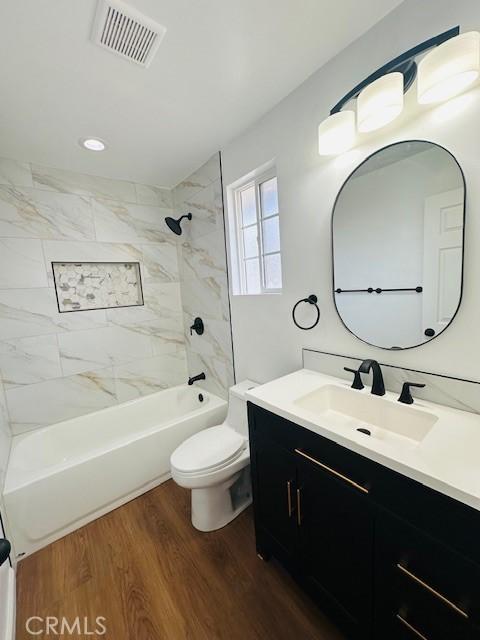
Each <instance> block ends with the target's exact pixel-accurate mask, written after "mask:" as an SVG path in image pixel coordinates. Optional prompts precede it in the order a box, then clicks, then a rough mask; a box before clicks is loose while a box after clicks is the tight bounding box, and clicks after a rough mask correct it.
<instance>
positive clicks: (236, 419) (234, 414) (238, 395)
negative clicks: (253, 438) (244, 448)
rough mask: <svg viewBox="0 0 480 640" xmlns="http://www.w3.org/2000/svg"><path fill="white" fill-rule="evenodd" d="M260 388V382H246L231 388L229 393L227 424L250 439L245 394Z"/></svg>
mask: <svg viewBox="0 0 480 640" xmlns="http://www.w3.org/2000/svg"><path fill="white" fill-rule="evenodd" d="M258 386H259V384H258V382H252V380H244V381H243V382H239V383H238V384H236V385H234V386H233V387H230V390H229V392H228V414H227V419H226V420H225V423H226V424H227V425H228V426H229V427H231V428H232V429H235V431H238V433H241V434H242V436H245V437H246V438H248V417H247V399H246V397H245V392H246V391H248V390H249V389H253V388H254V387H258Z"/></svg>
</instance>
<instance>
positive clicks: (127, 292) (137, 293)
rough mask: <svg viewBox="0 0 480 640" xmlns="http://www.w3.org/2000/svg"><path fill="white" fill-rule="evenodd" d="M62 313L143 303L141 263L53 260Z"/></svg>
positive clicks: (59, 305) (132, 305)
mask: <svg viewBox="0 0 480 640" xmlns="http://www.w3.org/2000/svg"><path fill="white" fill-rule="evenodd" d="M52 270H53V277H54V281H55V290H56V293H57V302H58V310H59V312H60V313H67V312H72V311H86V310H91V309H112V308H115V307H134V306H142V305H143V291H142V279H141V274H140V263H138V262H52Z"/></svg>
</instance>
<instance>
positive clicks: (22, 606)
mask: <svg viewBox="0 0 480 640" xmlns="http://www.w3.org/2000/svg"><path fill="white" fill-rule="evenodd" d="M189 502H190V495H189V492H188V491H185V490H183V489H181V488H180V487H178V486H177V485H175V484H174V483H173V482H172V481H169V482H166V483H165V484H163V485H161V486H160V487H158V488H156V489H154V490H153V491H150V492H149V493H147V494H145V495H143V496H141V497H140V498H137V499H136V500H133V501H132V502H130V503H128V504H126V505H124V506H123V507H121V508H119V509H117V510H116V511H113V512H111V513H109V514H107V515H106V516H104V517H102V518H100V519H99V520H96V521H95V522H92V523H91V524H89V525H87V526H85V527H83V528H82V529H79V530H78V531H76V532H74V533H72V534H70V535H69V536H67V537H65V538H63V539H62V540H59V541H58V542H55V543H54V544H52V545H50V546H49V547H47V548H45V549H42V550H41V551H39V552H37V553H36V554H34V555H32V556H30V557H28V558H25V560H23V561H22V562H21V563H20V564H19V567H18V576H17V580H18V585H17V640H27V639H28V640H32V638H33V637H35V638H39V639H40V640H42V639H44V638H45V639H46V638H49V640H51V639H52V637H53V635H52V634H50V635H47V634H46V633H43V635H42V634H39V635H35V636H32V635H30V634H29V633H27V631H26V628H25V623H26V620H27V619H28V618H29V617H30V616H40V617H42V618H45V617H46V616H56V617H58V618H61V617H62V616H65V617H66V618H67V619H68V620H69V621H70V623H72V622H73V620H74V618H75V617H76V616H80V618H81V620H82V624H83V619H84V618H85V617H87V618H88V619H89V621H90V626H89V627H88V628H87V629H88V630H92V629H93V628H94V621H95V618H96V617H97V616H103V617H105V618H106V623H105V624H106V627H107V632H106V633H105V634H104V635H102V636H95V635H91V636H87V635H83V634H80V635H78V634H76V635H75V634H74V635H73V636H72V635H58V636H56V637H59V638H67V637H68V638H72V637H77V638H79V637H82V638H83V637H90V638H95V637H98V638H106V639H107V640H257V639H258V640H292V639H295V640H296V639H298V640H342V638H343V636H341V635H340V634H339V633H338V632H337V631H336V629H335V628H334V627H333V626H332V625H331V624H330V623H329V622H328V621H327V620H326V619H325V618H324V617H323V616H322V614H321V613H320V612H319V611H318V610H317V609H316V608H315V607H314V605H313V604H312V603H311V602H310V601H309V599H308V598H307V596H305V595H304V594H302V593H301V591H300V590H299V589H298V588H297V586H296V585H295V584H294V583H293V581H292V580H291V579H290V577H289V576H288V575H287V574H286V573H285V572H284V571H283V570H282V569H281V568H280V567H279V566H278V565H277V564H275V563H273V562H269V563H265V562H262V561H261V560H259V559H258V558H257V556H256V553H255V543H254V535H253V523H252V514H251V510H247V511H246V512H244V513H243V514H242V515H241V516H240V517H238V518H237V519H236V520H235V521H234V522H233V523H231V524H230V525H228V526H227V527H225V528H224V529H221V530H219V531H215V532H212V533H207V534H205V533H200V532H198V531H196V530H195V529H193V527H192V525H191V522H190V504H189ZM41 626H42V625H41V624H40V622H39V621H34V624H33V628H34V629H35V630H39V629H40V628H41Z"/></svg>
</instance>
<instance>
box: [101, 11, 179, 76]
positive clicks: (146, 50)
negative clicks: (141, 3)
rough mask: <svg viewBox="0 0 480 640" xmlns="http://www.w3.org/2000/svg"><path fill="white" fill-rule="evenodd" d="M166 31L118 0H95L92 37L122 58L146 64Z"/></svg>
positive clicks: (147, 64) (143, 65) (149, 61)
mask: <svg viewBox="0 0 480 640" xmlns="http://www.w3.org/2000/svg"><path fill="white" fill-rule="evenodd" d="M166 31H167V30H166V29H165V27H163V26H162V25H161V24H158V23H157V22H154V21H153V20H151V19H150V18H147V17H146V16H144V15H143V14H142V13H140V12H138V11H136V10H135V9H133V8H132V7H130V6H129V5H128V4H126V3H125V2H122V1H121V0H98V6H97V13H96V15H95V21H94V24H93V31H92V40H93V41H94V42H95V43H96V44H98V45H100V46H101V47H104V48H105V49H108V50H109V51H111V52H112V53H116V54H117V55H120V56H122V58H127V59H128V60H131V61H132V62H135V63H136V64H139V65H141V66H142V67H148V66H149V65H150V63H151V61H152V59H153V57H154V55H155V54H156V52H157V49H158V47H159V46H160V43H161V42H162V40H163V37H164V35H165V33H166Z"/></svg>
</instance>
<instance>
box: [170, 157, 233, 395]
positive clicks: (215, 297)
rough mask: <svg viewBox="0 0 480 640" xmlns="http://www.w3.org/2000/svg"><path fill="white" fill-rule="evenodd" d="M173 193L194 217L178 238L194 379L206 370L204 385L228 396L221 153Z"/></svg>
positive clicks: (181, 209) (229, 376)
mask: <svg viewBox="0 0 480 640" xmlns="http://www.w3.org/2000/svg"><path fill="white" fill-rule="evenodd" d="M173 194H174V203H175V211H176V214H175V215H176V216H180V215H183V214H184V213H188V212H191V213H192V215H193V218H192V220H191V221H187V220H183V222H182V228H183V234H182V235H181V236H180V238H179V240H180V254H179V256H180V284H181V292H182V301H183V318H184V323H185V340H186V352H187V362H188V371H189V375H196V374H197V373H200V372H202V371H205V373H206V376H207V378H206V381H205V383H204V386H205V387H206V388H207V389H208V390H210V391H212V392H213V393H217V394H218V395H220V396H222V397H225V398H226V397H227V394H228V387H230V386H231V385H232V384H233V382H234V371H233V356H232V335H231V326H230V305H229V297H228V282H227V264H226V252H225V228H224V216H223V200H222V181H221V169H220V154H215V155H214V156H212V158H210V160H209V161H208V162H206V163H205V164H204V165H203V166H202V167H200V169H198V170H197V171H195V173H193V174H192V175H191V176H189V177H188V178H187V179H185V180H183V181H182V182H181V183H180V184H179V185H178V186H177V187H176V188H175V189H174V190H173ZM196 316H200V317H201V318H202V319H203V321H204V323H205V333H204V334H203V335H202V336H198V335H197V334H196V333H195V332H194V333H193V335H190V326H191V325H192V323H193V320H194V318H195V317H196Z"/></svg>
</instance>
